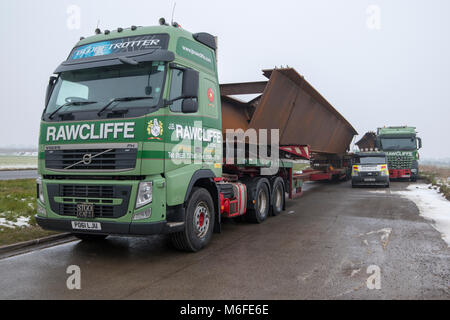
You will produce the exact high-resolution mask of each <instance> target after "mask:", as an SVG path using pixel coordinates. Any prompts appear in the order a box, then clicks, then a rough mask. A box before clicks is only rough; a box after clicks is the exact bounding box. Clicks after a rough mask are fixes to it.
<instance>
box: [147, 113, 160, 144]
mask: <svg viewBox="0 0 450 320" xmlns="http://www.w3.org/2000/svg"><path fill="white" fill-rule="evenodd" d="M147 133H148V135H149V136H151V137H149V138H148V140H160V141H161V140H162V135H163V123H162V121H158V119H156V118H155V119H153V120H150V121H149V122H148V126H147Z"/></svg>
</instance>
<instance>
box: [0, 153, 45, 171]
mask: <svg viewBox="0 0 450 320" xmlns="http://www.w3.org/2000/svg"><path fill="white" fill-rule="evenodd" d="M35 168H37V157H34V156H12V155H0V170H13V169H35Z"/></svg>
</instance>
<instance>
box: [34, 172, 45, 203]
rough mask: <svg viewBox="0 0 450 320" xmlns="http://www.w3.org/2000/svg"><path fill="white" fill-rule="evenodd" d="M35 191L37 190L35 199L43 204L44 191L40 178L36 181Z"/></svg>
mask: <svg viewBox="0 0 450 320" xmlns="http://www.w3.org/2000/svg"><path fill="white" fill-rule="evenodd" d="M36 189H37V195H36V196H37V198H38V199H39V200H41V202H42V203H45V202H44V189H43V187H42V178H41V177H39V178H37V179H36Z"/></svg>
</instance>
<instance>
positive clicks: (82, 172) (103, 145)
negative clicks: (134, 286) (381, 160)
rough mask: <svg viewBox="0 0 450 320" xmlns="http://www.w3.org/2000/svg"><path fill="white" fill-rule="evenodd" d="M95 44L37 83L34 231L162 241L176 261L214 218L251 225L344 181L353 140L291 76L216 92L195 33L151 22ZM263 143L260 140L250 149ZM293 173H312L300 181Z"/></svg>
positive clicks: (277, 74)
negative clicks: (324, 185) (161, 237)
mask: <svg viewBox="0 0 450 320" xmlns="http://www.w3.org/2000/svg"><path fill="white" fill-rule="evenodd" d="M96 33H97V34H96V35H94V36H92V37H88V38H85V39H84V38H82V39H81V40H80V41H79V42H78V43H77V44H76V45H75V47H74V48H73V49H72V51H71V52H70V54H69V56H68V58H67V60H66V61H64V62H63V63H61V64H60V65H59V66H58V68H57V69H56V70H55V72H54V75H53V76H51V77H50V81H49V85H48V88H47V94H46V101H45V109H44V111H43V114H42V120H41V127H40V134H39V160H38V173H39V178H38V179H37V198H38V199H37V204H38V208H37V215H36V220H37V222H38V224H39V225H40V226H41V227H43V228H45V229H50V230H59V231H66V232H71V233H73V234H74V235H76V236H77V237H79V238H80V239H83V240H98V239H104V238H105V237H107V236H108V235H122V236H147V235H153V234H166V233H167V234H170V236H171V239H172V242H173V244H174V246H175V247H176V248H178V249H180V250H185V251H198V250H200V249H202V248H204V247H205V246H206V245H207V244H208V243H209V241H210V239H211V237H212V234H213V232H220V229H221V220H222V219H223V218H234V217H239V216H242V217H243V218H245V220H247V221H251V222H255V223H262V222H263V221H265V220H266V219H267V218H268V216H270V215H273V216H276V215H278V214H279V213H280V212H282V211H283V209H284V207H285V199H286V195H288V196H289V197H290V198H294V197H296V196H298V195H300V194H301V190H302V184H303V183H304V182H305V181H314V180H332V179H345V178H348V177H349V172H350V173H351V162H350V161H349V159H350V156H349V155H348V154H347V151H348V149H349V145H350V142H351V140H352V138H353V136H354V135H355V134H357V133H356V131H355V130H354V129H353V127H352V126H351V125H350V124H349V123H348V122H347V121H346V120H345V119H344V118H343V117H342V116H341V115H340V114H339V113H338V112H337V111H336V110H335V109H334V108H333V107H332V106H331V105H330V104H329V103H328V102H327V101H326V100H325V99H324V98H323V97H322V96H321V95H320V94H319V93H318V92H317V91H316V90H314V88H313V87H312V86H311V85H310V84H309V83H308V82H307V81H306V80H305V79H304V78H303V77H302V76H300V75H299V74H298V73H297V72H296V71H295V70H294V69H292V68H285V69H272V70H264V71H263V74H264V75H265V76H266V77H267V78H268V81H261V82H252V83H234V84H222V85H220V84H219V82H218V74H217V64H216V50H217V47H216V39H215V37H213V36H212V35H210V34H208V33H204V32H201V33H190V32H188V31H186V30H183V29H181V28H180V27H179V26H178V25H177V24H174V25H172V26H170V25H167V24H166V23H165V21H164V20H163V19H162V20H161V22H160V25H159V26H153V27H136V26H132V27H131V28H127V29H122V28H118V29H117V30H116V31H106V30H105V32H103V33H102V32H100V31H99V30H98V32H96ZM241 94H257V97H256V98H254V99H253V100H251V101H249V102H243V101H241V100H239V99H238V98H236V96H239V95H241ZM265 130H266V131H267V132H266V136H265V137H266V138H267V139H266V140H264V139H259V141H256V142H254V141H253V140H252V139H253V138H254V137H255V136H256V137H257V138H261V137H264V135H263V134H262V133H264V132H265ZM274 130H277V131H276V133H275V134H272V133H273V132H274ZM255 132H256V133H257V134H256V135H252V133H255ZM241 133H243V135H240V134H241ZM229 136H231V137H232V139H231V140H230V139H228V137H229ZM225 137H226V138H225ZM263 142H267V143H263ZM240 152H241V153H240ZM239 155H240V156H239ZM297 160H303V161H307V162H310V163H311V168H310V169H306V170H303V171H300V172H299V171H298V170H296V169H295V162H296V161H297Z"/></svg>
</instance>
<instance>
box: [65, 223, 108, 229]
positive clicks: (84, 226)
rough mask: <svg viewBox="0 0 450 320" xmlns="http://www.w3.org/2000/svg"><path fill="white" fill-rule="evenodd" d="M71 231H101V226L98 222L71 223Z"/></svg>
mask: <svg viewBox="0 0 450 320" xmlns="http://www.w3.org/2000/svg"><path fill="white" fill-rule="evenodd" d="M72 229H74V230H102V226H101V224H100V223H99V222H88V221H72Z"/></svg>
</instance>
